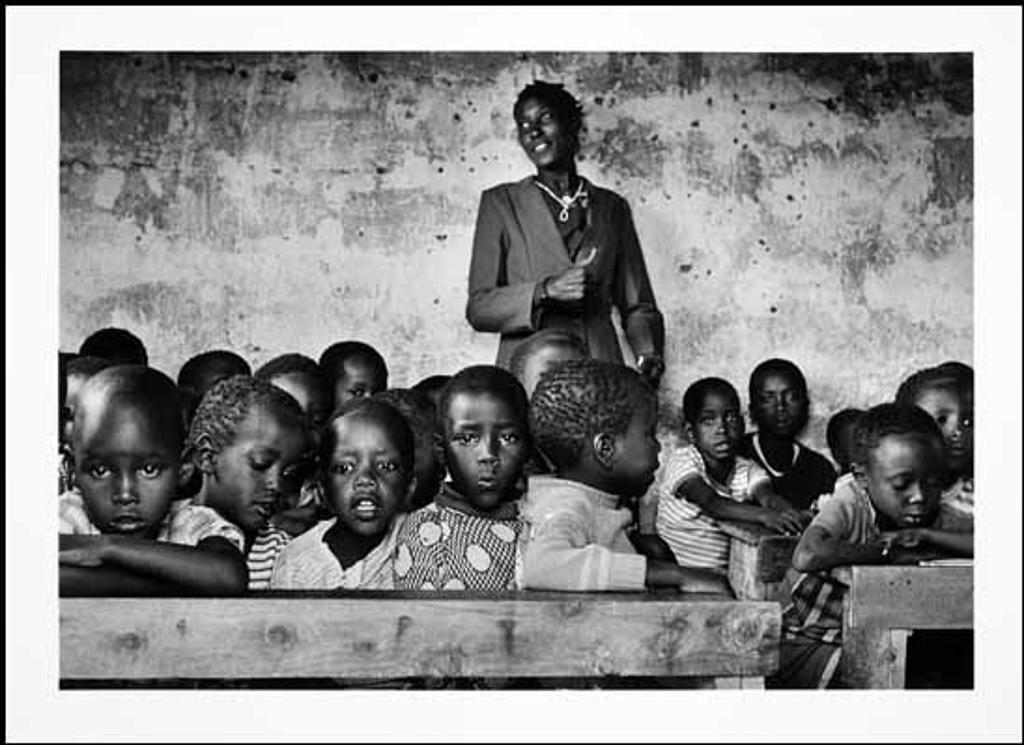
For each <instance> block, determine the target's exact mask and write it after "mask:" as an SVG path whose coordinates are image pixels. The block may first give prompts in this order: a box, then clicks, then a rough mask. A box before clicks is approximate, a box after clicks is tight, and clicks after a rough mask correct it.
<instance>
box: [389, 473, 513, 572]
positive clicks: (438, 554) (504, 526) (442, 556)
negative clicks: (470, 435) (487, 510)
mask: <svg viewBox="0 0 1024 745" xmlns="http://www.w3.org/2000/svg"><path fill="white" fill-rule="evenodd" d="M444 488H445V489H446V490H448V491H449V493H450V487H448V486H445V487H444ZM521 532H522V523H521V522H520V520H519V518H518V517H515V518H511V519H490V518H486V517H481V516H479V515H470V514H468V513H465V512H462V511H460V510H457V509H454V508H452V507H448V506H445V505H439V504H437V503H432V504H428V505H427V506H426V507H423V508H422V509H419V510H417V511H416V512H413V513H412V514H411V515H409V518H408V519H407V520H406V523H405V525H404V526H403V528H402V531H401V532H400V533H399V536H398V541H397V543H396V550H395V559H394V572H395V589H396V590H485V591H500V590H513V589H515V586H516V573H517V572H516V567H517V562H518V560H519V552H518V551H517V548H516V547H517V544H518V542H519V536H520V533H521Z"/></svg>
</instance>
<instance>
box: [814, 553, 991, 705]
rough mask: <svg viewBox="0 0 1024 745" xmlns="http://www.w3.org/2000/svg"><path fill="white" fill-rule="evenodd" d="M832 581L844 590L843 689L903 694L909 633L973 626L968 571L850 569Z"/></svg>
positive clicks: (964, 568)
mask: <svg viewBox="0 0 1024 745" xmlns="http://www.w3.org/2000/svg"><path fill="white" fill-rule="evenodd" d="M833 576H834V577H836V579H838V580H839V581H841V582H844V583H846V584H847V585H848V586H849V590H848V591H847V593H846V599H845V601H844V607H843V659H842V662H841V664H840V671H841V674H842V679H843V681H844V684H845V685H846V686H847V687H849V688H903V687H904V686H905V684H906V672H907V638H908V637H909V636H910V632H911V631H912V630H913V629H969V628H972V627H973V625H974V567H972V566H932V567H929V566H923V567H922V566H854V567H842V568H840V569H837V570H834V572H833Z"/></svg>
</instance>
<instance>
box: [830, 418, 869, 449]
mask: <svg viewBox="0 0 1024 745" xmlns="http://www.w3.org/2000/svg"><path fill="white" fill-rule="evenodd" d="M862 416H864V410H863V409H853V408H850V409H843V410H842V411H837V412H836V413H835V414H833V415H832V418H831V419H829V420H828V425H826V427H825V442H826V443H827V444H828V449H829V450H831V451H832V453H833V454H835V453H836V452H837V450H838V448H840V447H841V443H840V442H839V435H840V433H841V432H842V431H843V430H844V429H846V428H847V427H850V426H856V424H857V422H858V421H860V418H861V417H862Z"/></svg>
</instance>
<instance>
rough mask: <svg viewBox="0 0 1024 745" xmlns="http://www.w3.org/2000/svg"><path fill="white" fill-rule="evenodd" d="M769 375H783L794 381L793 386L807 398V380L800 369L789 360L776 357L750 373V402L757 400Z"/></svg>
mask: <svg viewBox="0 0 1024 745" xmlns="http://www.w3.org/2000/svg"><path fill="white" fill-rule="evenodd" d="M769 375H783V376H786V377H788V378H789V379H790V380H791V381H793V384H794V385H795V386H796V387H797V389H798V390H799V391H800V393H801V394H802V395H803V397H804V398H807V380H806V379H805V378H804V374H803V373H802V372H801V371H800V368H799V367H797V366H796V364H795V363H793V362H790V361H789V360H783V359H779V358H778V357H775V358H772V359H770V360H765V361H764V362H761V363H760V364H758V366H757V367H755V368H754V371H753V372H751V373H750V384H749V386H748V388H749V390H748V393H749V395H750V398H749V400H750V401H751V402H753V401H756V400H757V397H758V394H759V393H760V390H761V386H762V385H764V381H765V378H767V377H768V376H769Z"/></svg>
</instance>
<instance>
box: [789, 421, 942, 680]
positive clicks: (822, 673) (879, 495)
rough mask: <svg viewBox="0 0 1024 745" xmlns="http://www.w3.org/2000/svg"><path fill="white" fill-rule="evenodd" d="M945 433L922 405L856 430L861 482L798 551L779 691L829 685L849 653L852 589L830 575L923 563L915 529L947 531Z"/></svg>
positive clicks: (850, 486)
mask: <svg viewBox="0 0 1024 745" xmlns="http://www.w3.org/2000/svg"><path fill="white" fill-rule="evenodd" d="M942 455H943V451H942V434H941V433H940V432H939V429H938V427H937V426H936V424H935V422H934V421H933V420H932V418H931V417H929V416H928V415H927V414H926V413H925V412H924V411H922V410H921V409H919V408H918V407H916V406H905V405H899V404H882V405H880V406H875V407H874V408H872V409H869V410H868V411H867V412H865V413H864V415H863V416H862V417H861V418H860V420H859V421H858V422H857V426H856V429H855V430H854V461H853V462H854V465H853V476H854V478H853V479H851V480H849V481H845V482H842V483H841V484H840V486H839V487H837V489H836V491H835V493H834V494H833V495H832V496H831V497H829V498H827V499H822V500H821V506H820V511H819V512H818V514H817V515H816V516H815V518H814V520H813V521H812V522H811V524H810V525H809V526H808V527H807V529H806V530H805V531H804V533H803V536H801V538H800V542H799V543H798V544H797V547H796V550H795V551H794V553H793V567H794V568H795V569H796V570H797V571H800V572H804V574H803V575H802V576H801V577H800V579H799V580H798V581H797V583H796V584H795V585H794V586H793V590H792V599H793V603H792V605H790V606H789V607H788V608H787V609H786V610H785V612H784V613H783V632H784V634H783V641H782V646H781V649H780V657H779V672H778V674H777V675H776V676H775V677H774V678H772V679H771V681H770V682H771V684H772V686H773V687H778V688H825V687H827V686H828V685H829V683H830V682H831V681H832V678H833V675H834V674H835V671H836V668H837V666H838V663H839V658H840V655H841V652H842V647H841V635H842V609H843V597H844V594H845V592H846V586H845V585H843V584H842V583H840V582H838V581H836V580H835V579H833V578H832V576H831V575H830V574H829V572H830V570H831V569H832V568H833V567H837V566H844V565H849V564H885V563H916V562H917V561H918V560H919V559H920V558H923V554H922V553H921V547H920V546H916V545H914V546H910V545H905V544H909V543H916V542H909V541H901V540H899V539H900V537H901V536H904V535H907V534H908V532H914V531H920V530H921V529H922V528H926V527H930V526H931V527H938V528H942V527H943V526H942V524H941V520H939V521H936V516H937V514H938V507H939V497H940V494H941V491H942V479H943V476H944V472H945V467H944V464H943V458H942Z"/></svg>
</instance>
